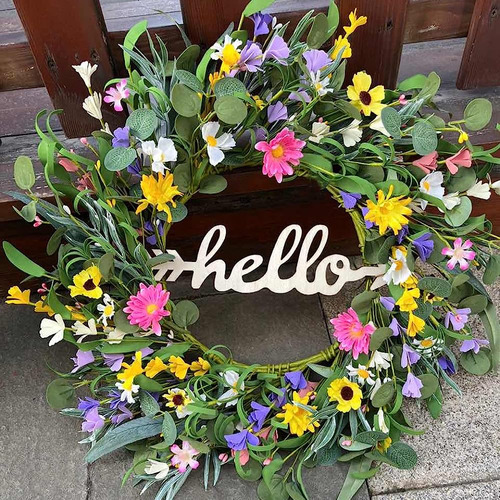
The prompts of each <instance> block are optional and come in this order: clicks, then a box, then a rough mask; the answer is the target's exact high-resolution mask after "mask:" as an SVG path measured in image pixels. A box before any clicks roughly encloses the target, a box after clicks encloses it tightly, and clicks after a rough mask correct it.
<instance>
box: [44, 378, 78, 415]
mask: <svg viewBox="0 0 500 500" xmlns="http://www.w3.org/2000/svg"><path fill="white" fill-rule="evenodd" d="M45 397H46V399H47V403H49V405H50V407H51V408H53V409H54V410H62V409H63V408H71V407H73V406H74V405H75V400H76V398H75V389H74V387H73V384H72V383H71V382H70V381H69V380H67V379H63V378H56V379H55V380H53V381H52V382H50V384H49V385H48V386H47V390H46V391H45Z"/></svg>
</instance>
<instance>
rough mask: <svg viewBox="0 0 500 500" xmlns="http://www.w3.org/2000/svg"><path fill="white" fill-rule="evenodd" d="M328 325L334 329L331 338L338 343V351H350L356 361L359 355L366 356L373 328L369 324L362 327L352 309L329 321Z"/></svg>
mask: <svg viewBox="0 0 500 500" xmlns="http://www.w3.org/2000/svg"><path fill="white" fill-rule="evenodd" d="M330 323H331V324H332V325H333V328H334V332H333V336H334V337H335V338H336V339H337V340H338V341H339V342H340V346H339V347H340V349H342V350H344V351H352V357H353V358H354V359H358V356H359V355H360V353H365V354H368V351H369V347H370V336H371V334H372V333H373V332H374V331H375V327H374V326H373V325H372V324H371V323H368V324H367V325H365V326H363V324H362V323H361V321H360V320H359V318H358V315H357V314H356V311H355V310H354V309H353V308H352V307H350V308H349V309H348V310H347V312H344V313H341V314H339V315H338V316H337V317H336V318H333V319H331V320H330Z"/></svg>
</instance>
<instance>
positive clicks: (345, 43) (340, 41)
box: [330, 35, 352, 60]
mask: <svg viewBox="0 0 500 500" xmlns="http://www.w3.org/2000/svg"><path fill="white" fill-rule="evenodd" d="M344 47H345V48H344ZM342 49H344V52H342V59H348V58H349V57H351V56H352V49H351V44H350V42H349V40H348V39H347V36H346V37H343V36H342V35H340V36H339V37H338V38H337V39H336V40H335V43H334V44H333V51H332V54H331V56H330V57H331V58H332V59H333V60H335V59H337V56H338V55H339V53H340V51H341V50H342Z"/></svg>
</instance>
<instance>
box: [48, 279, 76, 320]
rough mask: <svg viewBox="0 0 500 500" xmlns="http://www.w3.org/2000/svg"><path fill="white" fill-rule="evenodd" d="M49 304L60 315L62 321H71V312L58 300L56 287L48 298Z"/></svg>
mask: <svg viewBox="0 0 500 500" xmlns="http://www.w3.org/2000/svg"><path fill="white" fill-rule="evenodd" d="M47 304H48V305H49V307H50V308H51V309H52V310H53V311H54V312H55V313H56V314H60V315H61V317H62V319H71V311H70V310H69V309H68V308H67V307H65V305H64V304H63V303H62V302H61V301H60V300H59V299H58V298H57V294H56V291H55V288H54V287H52V288H51V289H50V292H49V294H48V296H47Z"/></svg>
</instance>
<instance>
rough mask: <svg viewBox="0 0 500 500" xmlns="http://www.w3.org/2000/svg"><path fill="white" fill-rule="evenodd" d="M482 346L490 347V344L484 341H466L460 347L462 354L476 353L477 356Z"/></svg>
mask: <svg viewBox="0 0 500 500" xmlns="http://www.w3.org/2000/svg"><path fill="white" fill-rule="evenodd" d="M482 345H490V343H489V342H488V341H487V340H482V339H471V340H464V341H463V342H462V345H461V346H460V352H468V351H474V354H477V353H478V352H479V349H481V346H482Z"/></svg>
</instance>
